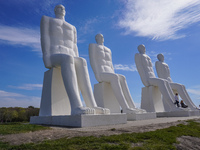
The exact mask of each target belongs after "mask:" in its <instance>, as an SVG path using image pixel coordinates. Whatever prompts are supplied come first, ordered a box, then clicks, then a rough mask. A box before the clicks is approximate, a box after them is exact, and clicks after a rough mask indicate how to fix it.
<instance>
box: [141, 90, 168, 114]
mask: <svg viewBox="0 0 200 150" xmlns="http://www.w3.org/2000/svg"><path fill="white" fill-rule="evenodd" d="M141 108H142V109H145V110H146V111H147V112H165V108H164V105H163V100H162V96H161V92H160V90H159V89H158V87H155V86H149V87H143V88H142V100H141Z"/></svg>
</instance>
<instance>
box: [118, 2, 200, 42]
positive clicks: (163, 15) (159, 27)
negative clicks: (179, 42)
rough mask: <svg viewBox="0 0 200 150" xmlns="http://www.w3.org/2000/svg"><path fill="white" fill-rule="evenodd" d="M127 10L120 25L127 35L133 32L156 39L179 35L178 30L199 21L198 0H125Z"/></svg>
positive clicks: (175, 37) (199, 9)
mask: <svg viewBox="0 0 200 150" xmlns="http://www.w3.org/2000/svg"><path fill="white" fill-rule="evenodd" d="M123 2H124V4H125V8H124V9H125V11H124V13H123V15H122V16H123V17H122V18H121V19H120V20H119V22H118V25H119V27H121V28H124V29H125V33H124V34H125V35H127V34H133V35H136V36H141V37H149V38H151V39H154V40H169V39H178V38H182V37H184V36H185V34H183V33H178V31H180V30H181V29H184V28H187V27H188V26H190V25H192V24H193V23H196V22H199V21H200V1H199V0H184V1H183V0H176V1H171V0H151V1H147V0H134V1H132V0H124V1H123Z"/></svg>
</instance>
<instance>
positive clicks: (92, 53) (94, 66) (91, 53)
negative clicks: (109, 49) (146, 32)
mask: <svg viewBox="0 0 200 150" xmlns="http://www.w3.org/2000/svg"><path fill="white" fill-rule="evenodd" d="M95 47H96V45H95V44H89V58H90V65H91V67H92V70H93V72H94V74H95V77H96V79H97V81H100V75H99V72H98V71H97V70H98V68H97V63H96V59H97V58H96V52H95ZM97 57H98V56H97Z"/></svg>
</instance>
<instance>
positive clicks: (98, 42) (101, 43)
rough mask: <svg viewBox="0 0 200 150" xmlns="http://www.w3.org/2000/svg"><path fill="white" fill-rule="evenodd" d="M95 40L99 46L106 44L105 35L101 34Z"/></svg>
mask: <svg viewBox="0 0 200 150" xmlns="http://www.w3.org/2000/svg"><path fill="white" fill-rule="evenodd" d="M95 40H96V42H97V44H99V45H103V43H104V38H103V35H102V34H100V33H99V34H97V35H96V36H95Z"/></svg>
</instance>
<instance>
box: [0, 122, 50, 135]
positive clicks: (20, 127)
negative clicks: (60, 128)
mask: <svg viewBox="0 0 200 150" xmlns="http://www.w3.org/2000/svg"><path fill="white" fill-rule="evenodd" d="M45 129H50V128H49V127H44V126H40V125H33V124H28V123H20V122H15V123H4V124H0V135H5V134H16V133H24V132H30V131H37V130H45Z"/></svg>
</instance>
